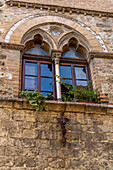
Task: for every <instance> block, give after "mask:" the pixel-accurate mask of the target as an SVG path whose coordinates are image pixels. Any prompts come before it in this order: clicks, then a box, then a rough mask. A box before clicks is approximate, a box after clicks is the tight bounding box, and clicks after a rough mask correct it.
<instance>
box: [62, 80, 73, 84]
mask: <svg viewBox="0 0 113 170" xmlns="http://www.w3.org/2000/svg"><path fill="white" fill-rule="evenodd" d="M62 81H64V82H65V84H69V85H72V84H73V82H72V80H66V79H62Z"/></svg>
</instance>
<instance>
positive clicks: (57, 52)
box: [51, 50, 62, 64]
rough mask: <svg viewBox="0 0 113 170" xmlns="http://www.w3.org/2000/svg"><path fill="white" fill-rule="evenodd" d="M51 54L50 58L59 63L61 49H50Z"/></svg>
mask: <svg viewBox="0 0 113 170" xmlns="http://www.w3.org/2000/svg"><path fill="white" fill-rule="evenodd" d="M51 56H52V60H54V61H55V63H56V64H59V61H60V58H61V56H62V51H61V50H52V51H51Z"/></svg>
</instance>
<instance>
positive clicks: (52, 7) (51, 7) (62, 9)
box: [6, 0, 113, 17]
mask: <svg viewBox="0 0 113 170" xmlns="http://www.w3.org/2000/svg"><path fill="white" fill-rule="evenodd" d="M6 3H7V4H8V5H10V6H18V7H21V6H22V7H23V6H24V7H25V8H26V6H27V7H28V8H29V7H30V8H34V6H35V8H38V9H40V10H41V11H42V10H43V9H44V10H48V8H49V10H52V11H53V10H54V11H55V12H56V13H57V12H62V13H63V14H64V13H65V12H68V13H70V14H72V11H73V13H77V14H84V15H92V14H93V15H95V16H102V17H107V16H108V15H109V17H113V12H104V11H97V10H87V9H80V8H72V7H70V8H69V7H63V6H60V7H59V8H58V9H57V6H55V5H47V4H41V3H38V2H37V3H33V2H26V1H21V0H20V1H19V2H18V1H16V0H13V1H12V0H7V1H6ZM21 4H22V5H21ZM70 11H71V12H70Z"/></svg>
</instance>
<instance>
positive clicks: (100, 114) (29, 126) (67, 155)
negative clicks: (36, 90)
mask: <svg viewBox="0 0 113 170" xmlns="http://www.w3.org/2000/svg"><path fill="white" fill-rule="evenodd" d="M47 105H48V111H46V112H39V113H36V112H35V111H33V110H31V109H30V107H29V105H28V104H27V103H26V102H22V101H15V100H13V101H10V100H9V101H7V100H5V101H4V100H1V101H0V117H1V119H0V125H1V126H0V132H1V133H0V169H2V170H6V169H8V170H18V169H19V170H23V169H24V170H34V169H37V170H53V169H55V170H58V169H59V170H61V169H63V170H72V169H74V170H88V169H91V170H93V169H94V170H97V169H103V170H111V169H112V167H113V126H112V123H113V107H110V106H105V105H103V106H102V105H101V106H100V105H91V104H89V105H87V104H77V103H76V104H75V103H73V104H72V103H70V104H67V105H66V107H65V104H64V103H62V102H61V103H59V104H58V103H57V102H53V103H50V102H48V104H47ZM63 108H65V109H66V112H65V114H64V116H65V117H66V118H68V119H69V122H68V123H66V131H67V132H66V138H67V139H66V140H67V142H66V146H65V147H63V146H62V133H61V125H60V123H58V120H57V118H59V117H60V112H61V110H62V109H63Z"/></svg>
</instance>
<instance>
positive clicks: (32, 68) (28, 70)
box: [25, 62, 37, 76]
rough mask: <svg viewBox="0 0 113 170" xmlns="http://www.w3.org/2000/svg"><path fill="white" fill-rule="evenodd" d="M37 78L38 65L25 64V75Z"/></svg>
mask: <svg viewBox="0 0 113 170" xmlns="http://www.w3.org/2000/svg"><path fill="white" fill-rule="evenodd" d="M26 74H27V75H34V76H37V63H28V62H25V75H26Z"/></svg>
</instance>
